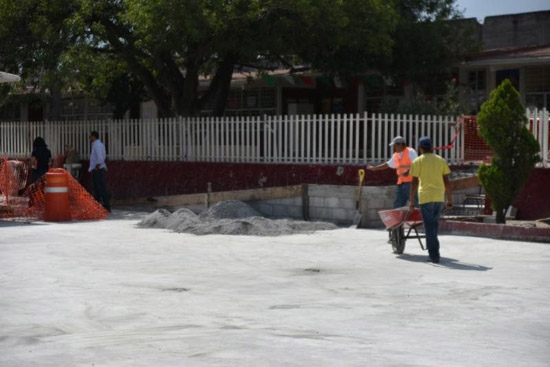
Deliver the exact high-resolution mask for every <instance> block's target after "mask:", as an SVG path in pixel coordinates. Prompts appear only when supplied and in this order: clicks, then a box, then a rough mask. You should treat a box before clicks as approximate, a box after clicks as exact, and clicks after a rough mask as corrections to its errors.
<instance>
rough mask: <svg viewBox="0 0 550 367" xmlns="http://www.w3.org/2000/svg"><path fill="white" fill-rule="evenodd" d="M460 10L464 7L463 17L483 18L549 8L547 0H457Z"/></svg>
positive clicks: (549, 3) (481, 19) (549, 2)
mask: <svg viewBox="0 0 550 367" xmlns="http://www.w3.org/2000/svg"><path fill="white" fill-rule="evenodd" d="M456 4H457V6H458V8H459V9H460V10H464V9H466V11H465V12H464V17H465V18H478V19H479V20H480V21H483V18H485V17H487V16H492V15H503V14H514V13H527V12H532V11H540V10H550V1H549V0H519V1H518V0H498V1H495V0H457V2H456Z"/></svg>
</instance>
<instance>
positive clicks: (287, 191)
mask: <svg viewBox="0 0 550 367" xmlns="http://www.w3.org/2000/svg"><path fill="white" fill-rule="evenodd" d="M301 196H302V186H301V185H295V186H284V187H268V188H265V189H251V190H235V191H221V192H211V193H202V194H188V195H171V196H156V197H151V198H138V199H121V200H112V202H111V204H112V205H113V206H117V205H118V206H123V205H150V206H154V207H175V206H186V205H200V204H205V203H206V201H207V200H208V203H209V204H210V205H212V204H215V203H217V202H220V201H226V200H240V201H256V200H270V199H283V198H292V197H301Z"/></svg>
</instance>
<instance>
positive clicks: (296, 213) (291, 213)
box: [286, 206, 303, 219]
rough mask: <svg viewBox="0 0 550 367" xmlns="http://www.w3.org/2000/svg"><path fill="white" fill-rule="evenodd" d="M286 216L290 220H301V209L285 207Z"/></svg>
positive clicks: (298, 207)
mask: <svg viewBox="0 0 550 367" xmlns="http://www.w3.org/2000/svg"><path fill="white" fill-rule="evenodd" d="M286 216H288V217H291V218H298V219H302V217H303V215H302V207H301V206H287V207H286Z"/></svg>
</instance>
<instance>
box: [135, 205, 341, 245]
mask: <svg viewBox="0 0 550 367" xmlns="http://www.w3.org/2000/svg"><path fill="white" fill-rule="evenodd" d="M138 226H139V227H142V228H166V229H170V230H172V231H174V232H178V233H192V234H195V235H207V234H224V235H245V236H282V235H290V234H297V233H311V232H315V231H323V230H331V229H337V228H338V227H337V226H336V225H335V224H332V223H326V222H305V221H297V220H292V219H268V218H265V217H263V216H261V214H260V213H258V211H256V210H255V209H253V208H252V207H250V206H249V205H247V204H245V203H243V202H241V201H236V200H228V201H222V202H220V203H217V204H216V205H214V206H212V207H211V208H209V209H207V210H205V211H203V212H202V213H200V214H199V215H196V214H195V213H193V212H192V211H191V210H189V209H179V210H177V211H175V212H174V213H170V212H169V211H167V210H165V209H159V210H157V211H155V212H153V213H151V214H150V215H149V216H147V217H146V218H145V219H143V220H142V221H141V222H139V223H138Z"/></svg>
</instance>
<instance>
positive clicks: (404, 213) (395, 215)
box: [378, 208, 422, 230]
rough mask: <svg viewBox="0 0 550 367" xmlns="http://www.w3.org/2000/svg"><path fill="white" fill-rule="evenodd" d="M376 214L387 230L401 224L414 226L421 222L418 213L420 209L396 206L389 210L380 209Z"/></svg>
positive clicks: (420, 216) (420, 215)
mask: <svg viewBox="0 0 550 367" xmlns="http://www.w3.org/2000/svg"><path fill="white" fill-rule="evenodd" d="M378 215H379V216H380V219H382V222H383V223H384V226H386V229H388V230H390V229H394V228H397V227H400V226H403V225H405V224H407V225H408V226H410V227H413V226H414V227H416V226H418V225H419V224H420V223H422V214H421V213H420V209H414V210H409V208H396V209H390V210H380V211H379V212H378Z"/></svg>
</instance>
